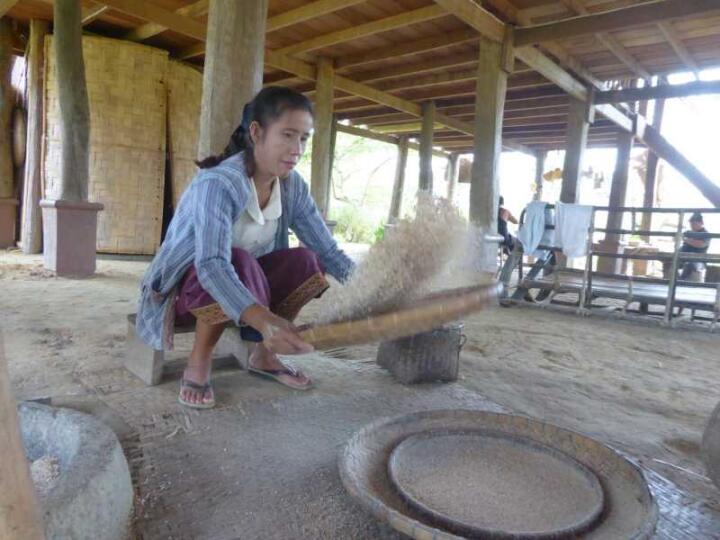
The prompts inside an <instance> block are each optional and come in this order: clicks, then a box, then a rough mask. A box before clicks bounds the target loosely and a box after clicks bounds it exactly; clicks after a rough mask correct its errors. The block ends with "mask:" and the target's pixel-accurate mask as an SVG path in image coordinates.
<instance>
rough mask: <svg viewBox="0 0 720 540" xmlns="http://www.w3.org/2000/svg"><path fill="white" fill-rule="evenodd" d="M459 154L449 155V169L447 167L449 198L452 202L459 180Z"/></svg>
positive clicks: (446, 176) (446, 178) (446, 177)
mask: <svg viewBox="0 0 720 540" xmlns="http://www.w3.org/2000/svg"><path fill="white" fill-rule="evenodd" d="M458 157H459V156H458V155H457V154H450V155H449V156H448V164H447V169H445V180H446V181H447V199H448V201H450V202H452V201H453V199H454V198H455V188H456V187H457V182H458Z"/></svg>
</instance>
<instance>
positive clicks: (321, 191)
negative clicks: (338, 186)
mask: <svg viewBox="0 0 720 540" xmlns="http://www.w3.org/2000/svg"><path fill="white" fill-rule="evenodd" d="M333 78H334V68H333V61H332V59H331V58H325V57H321V58H319V59H318V61H317V75H316V82H315V132H314V134H313V142H312V176H311V182H310V186H311V187H310V189H311V193H312V196H313V198H314V199H315V203H316V204H317V207H318V210H320V215H321V216H322V217H323V218H325V219H327V217H328V211H329V204H330V159H331V158H330V152H331V147H332V131H333V128H332V125H333V94H334V89H333Z"/></svg>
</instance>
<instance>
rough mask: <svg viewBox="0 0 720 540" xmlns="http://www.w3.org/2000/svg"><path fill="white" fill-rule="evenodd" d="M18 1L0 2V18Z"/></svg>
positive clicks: (5, 0) (3, 0)
mask: <svg viewBox="0 0 720 540" xmlns="http://www.w3.org/2000/svg"><path fill="white" fill-rule="evenodd" d="M18 1H19V0H0V17H3V16H4V15H5V14H6V13H7V12H8V11H10V10H11V9H12V8H14V7H15V4H17V3H18Z"/></svg>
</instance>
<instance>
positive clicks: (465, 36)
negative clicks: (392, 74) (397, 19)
mask: <svg viewBox="0 0 720 540" xmlns="http://www.w3.org/2000/svg"><path fill="white" fill-rule="evenodd" d="M478 39H479V38H478V35H477V32H475V31H474V30H471V29H469V28H463V29H461V30H456V31H454V32H449V33H447V34H443V35H437V36H430V37H427V38H423V39H419V40H416V41H408V42H406V43H401V44H398V45H393V46H392V47H381V48H379V49H374V50H371V51H367V52H363V53H358V54H352V55H348V56H344V57H342V58H338V59H337V60H336V61H335V66H336V69H337V70H341V69H343V68H347V67H352V66H357V65H360V64H371V63H373V62H380V61H382V60H387V59H388V58H400V57H402V56H406V55H410V54H420V53H424V52H430V51H435V50H438V49H443V48H445V47H452V46H453V45H460V44H462V43H469V42H472V41H477V40H478Z"/></svg>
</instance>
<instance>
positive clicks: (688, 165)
mask: <svg viewBox="0 0 720 540" xmlns="http://www.w3.org/2000/svg"><path fill="white" fill-rule="evenodd" d="M635 129H636V131H635V136H636V137H638V138H639V139H640V140H641V141H643V142H644V143H645V144H646V145H647V147H648V148H649V149H650V150H652V151H653V152H654V153H655V154H657V155H658V157H660V158H662V159H664V160H665V161H667V162H668V163H669V164H670V165H672V166H673V167H674V168H675V169H676V170H677V171H678V172H679V173H681V174H682V175H684V176H685V177H686V178H687V179H688V180H690V183H691V184H693V185H694V186H695V187H696V188H697V189H698V190H699V191H700V193H702V194H703V195H704V196H705V198H706V199H707V200H708V201H710V202H711V203H712V204H713V205H715V206H718V207H720V184H718V183H717V182H713V181H712V180H710V179H709V178H708V177H707V176H705V175H704V174H703V173H702V172H701V171H700V169H698V168H697V167H696V166H695V165H694V164H693V163H692V161H690V160H689V159H688V158H686V157H685V156H684V155H683V154H682V153H681V152H680V151H678V150H677V148H675V147H674V146H673V145H672V144H670V142H668V140H667V139H665V137H663V136H662V135H661V134H660V132H659V131H658V130H657V129H655V128H654V127H652V126H650V125H648V124H646V123H645V122H644V121H643V120H642V118H641V117H638V121H637V125H636V128H635Z"/></svg>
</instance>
